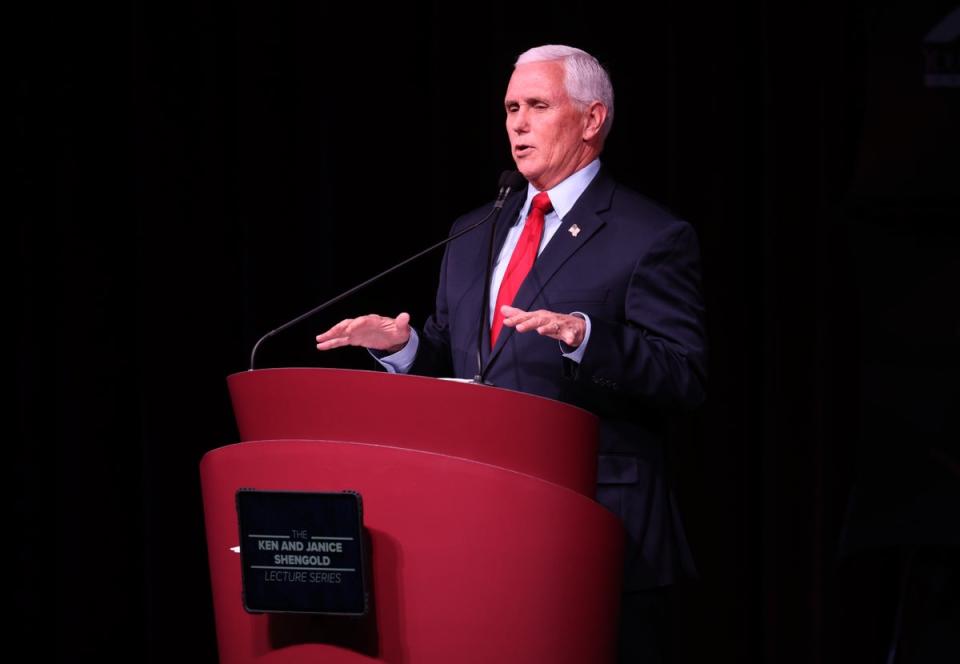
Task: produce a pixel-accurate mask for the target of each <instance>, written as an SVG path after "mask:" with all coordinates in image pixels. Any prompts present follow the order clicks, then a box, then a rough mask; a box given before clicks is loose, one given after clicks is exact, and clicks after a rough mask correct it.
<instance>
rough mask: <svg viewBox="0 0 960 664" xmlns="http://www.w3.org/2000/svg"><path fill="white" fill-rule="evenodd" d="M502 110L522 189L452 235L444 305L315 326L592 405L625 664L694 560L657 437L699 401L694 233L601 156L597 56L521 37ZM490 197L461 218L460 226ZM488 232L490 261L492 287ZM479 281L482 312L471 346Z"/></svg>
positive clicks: (701, 369) (425, 370)
mask: <svg viewBox="0 0 960 664" xmlns="http://www.w3.org/2000/svg"><path fill="white" fill-rule="evenodd" d="M504 106H505V109H506V128H507V134H508V136H509V139H510V146H511V150H512V154H513V159H514V161H515V163H516V165H517V169H518V170H519V171H520V173H521V174H522V175H523V176H524V177H525V178H526V179H527V181H528V183H529V185H528V187H527V190H526V191H522V192H519V193H517V194H515V195H513V196H511V197H509V198H508V199H507V201H506V204H505V205H504V208H503V217H502V218H503V220H504V221H503V222H501V223H500V224H498V226H497V228H496V229H495V230H491V229H489V228H487V227H483V230H482V231H474V232H473V233H468V234H467V235H465V236H464V237H462V238H459V239H457V240H454V241H453V242H451V243H450V244H449V245H448V246H447V251H446V254H445V255H444V259H443V266H442V268H441V275H440V285H439V289H438V293H437V308H436V311H435V313H434V314H433V316H431V317H430V319H429V320H428V321H427V322H426V324H425V325H424V327H423V329H422V331H420V332H417V331H415V330H414V329H413V328H412V327H411V326H410V317H409V315H407V314H406V313H401V314H400V315H399V316H397V317H396V318H385V317H382V316H376V315H370V316H363V317H361V318H356V319H347V320H345V321H342V322H340V323H339V324H337V325H336V326H334V327H333V328H331V329H330V330H328V331H327V332H325V333H323V334H321V335H319V336H317V348H318V349H320V350H328V349H331V348H336V347H339V346H345V345H354V346H363V347H366V348H368V349H371V350H372V351H375V355H376V356H377V357H378V359H379V360H380V362H381V363H382V364H384V366H386V367H387V368H388V370H391V371H399V372H412V373H420V374H427V375H446V376H450V375H454V376H458V377H465V378H466V377H473V376H474V375H476V374H477V372H478V370H479V368H480V367H479V366H478V365H482V367H483V368H484V376H485V378H486V380H487V381H489V382H490V383H492V384H493V385H496V386H497V387H503V388H509V389H515V390H521V391H524V392H529V393H533V394H539V395H542V396H545V397H549V398H553V399H558V400H561V401H566V402H569V403H572V404H575V405H578V406H581V407H583V408H586V409H588V410H591V411H593V412H594V413H596V414H597V415H598V416H600V418H601V440H600V457H599V463H598V466H599V467H598V477H597V499H598V501H599V502H601V503H602V504H604V505H605V506H606V507H607V508H609V509H610V510H612V511H613V512H614V513H616V514H618V515H619V516H620V518H621V519H622V520H623V522H624V524H625V526H626V529H627V532H628V534H629V542H628V546H627V569H626V570H625V586H624V592H625V594H624V623H623V625H624V626H623V628H622V629H621V632H622V639H621V659H622V661H633V658H635V657H640V656H648V657H649V656H650V653H648V652H646V651H647V650H648V649H649V648H650V647H651V646H650V644H649V642H648V641H645V639H646V638H647V637H648V636H649V635H647V634H645V633H644V627H642V626H641V627H640V628H639V629H638V628H636V627H634V626H633V625H629V623H630V622H631V621H636V620H638V619H640V620H641V621H642V619H643V617H644V616H647V614H650V613H656V612H658V611H659V610H660V609H659V608H658V605H657V601H656V597H657V593H656V591H655V590H652V589H656V588H658V587H661V586H665V585H668V584H670V583H673V582H674V580H675V579H677V578H679V577H682V576H684V575H688V574H693V573H694V572H693V565H692V562H691V559H690V555H689V551H688V548H687V544H686V540H685V537H684V534H683V528H682V525H681V523H680V520H679V517H678V515H677V512H676V508H675V504H674V502H673V497H672V495H671V493H670V487H669V482H668V478H667V476H666V472H665V468H664V454H663V447H662V437H663V428H664V420H665V416H666V414H667V413H668V411H670V410H671V409H675V408H689V407H693V406H696V405H698V404H699V403H700V402H701V401H702V400H703V398H704V389H705V355H706V342H705V335H704V329H703V305H702V300H701V296H700V289H699V288H700V287H699V281H700V275H699V250H698V247H697V241H696V236H695V234H694V232H693V230H692V228H691V227H690V226H689V225H688V224H686V223H685V222H682V221H680V220H677V219H676V218H674V217H673V216H672V215H671V214H670V213H669V212H667V211H666V210H664V209H662V208H660V207H658V206H657V205H656V204H654V203H653V202H651V201H649V200H647V199H646V198H644V197H642V196H640V195H639V194H636V193H634V192H632V191H630V190H628V189H625V188H624V187H621V186H619V185H617V184H616V183H615V182H614V181H613V180H612V179H611V177H610V176H609V174H608V173H606V172H605V171H604V170H603V169H602V168H601V166H600V162H599V159H598V157H599V155H600V153H601V151H602V149H603V144H604V140H605V138H606V136H607V134H608V133H609V131H610V126H611V123H612V119H613V88H612V86H611V84H610V80H609V77H608V76H607V73H606V71H604V69H603V67H602V66H601V65H600V64H599V63H598V62H597V60H596V59H595V58H593V57H592V56H591V55H589V54H587V53H585V52H584V51H581V50H579V49H574V48H571V47H567V46H542V47H538V48H534V49H531V50H529V51H527V52H526V53H524V54H523V55H521V56H520V57H519V58H518V60H517V62H516V65H515V67H514V71H513V75H512V76H511V78H510V83H509V85H508V87H507V93H506V97H505V100H504ZM544 193H545V194H546V196H544ZM488 210H489V206H487V207H485V208H481V209H478V210H475V211H473V212H471V213H469V214H467V215H465V216H464V217H462V218H461V219H459V220H458V221H457V222H456V223H455V224H454V227H453V231H454V232H456V231H457V230H459V229H461V228H465V227H466V226H468V225H470V224H472V223H475V222H476V221H478V220H479V219H480V218H482V217H483V215H485V214H486V213H487V212H488ZM504 222H505V223H504ZM490 232H495V233H496V236H495V238H494V241H495V245H494V246H495V247H496V249H495V253H494V256H495V263H494V266H493V270H492V279H491V282H490V284H485V283H484V281H485V279H484V276H485V275H486V273H487V268H486V261H487V255H488V251H487V246H488V242H489V240H490V237H489V233H490ZM531 263H532V265H531ZM485 291H486V293H488V294H489V295H488V296H487V297H488V299H487V300H486V303H487V306H488V312H489V319H488V321H489V322H490V324H489V325H484V326H483V332H482V334H483V338H482V339H481V340H480V341H481V343H480V344H478V339H477V336H478V333H479V332H480V329H481V326H480V321H479V317H480V315H481V313H480V312H481V311H482V309H481V306H480V303H481V301H482V300H483V298H484V296H485ZM478 347H479V348H480V354H481V357H480V358H479V362H478V357H477V355H478ZM648 617H649V616H648ZM647 622H648V621H647ZM631 637H637V638H638V639H639V642H631ZM651 661H656V660H655V659H654V660H651Z"/></svg>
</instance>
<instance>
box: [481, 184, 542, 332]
mask: <svg viewBox="0 0 960 664" xmlns="http://www.w3.org/2000/svg"><path fill="white" fill-rule="evenodd" d="M552 209H553V203H551V202H550V197H549V196H548V195H547V192H545V191H541V192H540V193H539V194H537V195H536V196H534V197H533V202H532V203H531V204H530V212H529V213H527V219H526V221H525V222H524V224H523V232H522V233H521V234H520V239H519V240H518V241H517V246H516V247H514V248H513V255H512V256H510V263H509V264H508V265H507V271H506V272H504V274H503V281H501V282H500V290H499V291H498V292H497V303H496V305H494V307H493V325H491V326H490V348H493V347H494V345H495V344H496V343H497V335H499V334H500V329H501V328H502V327H503V314H502V313H500V307H502V306H503V305H505V304H513V298H514V297H516V295H517V291H518V290H520V284H522V283H523V280H524V279H525V278H526V276H527V273H528V272H530V268H531V267H533V261H534V260H536V258H537V250H539V249H540V238H542V237H543V222H544V216H545V215H546V214H547V213H549V212H550V210H552Z"/></svg>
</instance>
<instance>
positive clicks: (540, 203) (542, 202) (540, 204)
mask: <svg viewBox="0 0 960 664" xmlns="http://www.w3.org/2000/svg"><path fill="white" fill-rule="evenodd" d="M530 207H531V208H534V209H536V210H539V211H540V212H542V213H543V214H544V215H546V214H548V213H549V212H550V210H552V209H553V203H551V202H550V195H549V194H547V192H545V191H541V192H540V193H539V194H537V195H536V196H534V197H533V201H532V202H531V203H530Z"/></svg>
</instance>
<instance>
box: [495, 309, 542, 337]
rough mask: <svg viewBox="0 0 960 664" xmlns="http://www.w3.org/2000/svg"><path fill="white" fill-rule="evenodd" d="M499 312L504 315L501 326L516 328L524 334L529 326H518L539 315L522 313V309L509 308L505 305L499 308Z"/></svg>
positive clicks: (527, 312) (528, 312)
mask: <svg viewBox="0 0 960 664" xmlns="http://www.w3.org/2000/svg"><path fill="white" fill-rule="evenodd" d="M500 311H501V313H503V315H504V319H503V324H504V325H506V326H507V327H516V328H517V329H518V330H519V331H520V332H524V331H525V330H527V329H528V328H529V326H525V327H520V326H521V325H522V324H523V323H525V322H526V321H528V320H530V319H531V318H533V317H534V316H536V315H537V314H538V313H539V312H530V311H524V310H523V309H517V308H516V307H510V306H507V305H503V306H502V307H500Z"/></svg>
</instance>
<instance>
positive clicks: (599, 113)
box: [583, 101, 607, 141]
mask: <svg viewBox="0 0 960 664" xmlns="http://www.w3.org/2000/svg"><path fill="white" fill-rule="evenodd" d="M606 120H607V107H606V106H604V105H603V102H601V101H593V102H590V105H589V106H587V110H586V112H585V113H584V124H583V140H585V141H589V140H592V139H593V138H594V137H595V136H597V135H598V134H599V133H600V130H601V129H602V128H603V123H604V122H606Z"/></svg>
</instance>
